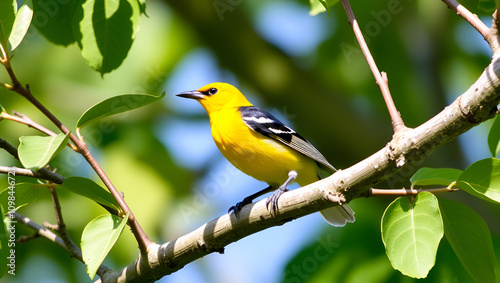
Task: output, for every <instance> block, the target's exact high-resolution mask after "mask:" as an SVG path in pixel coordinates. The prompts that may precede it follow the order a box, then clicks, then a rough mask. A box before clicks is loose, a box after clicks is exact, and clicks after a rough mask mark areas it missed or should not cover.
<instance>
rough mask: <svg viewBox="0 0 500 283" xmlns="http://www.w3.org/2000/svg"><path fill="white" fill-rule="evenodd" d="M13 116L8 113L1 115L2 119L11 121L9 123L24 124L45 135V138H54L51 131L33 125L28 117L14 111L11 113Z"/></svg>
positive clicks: (36, 124)
mask: <svg viewBox="0 0 500 283" xmlns="http://www.w3.org/2000/svg"><path fill="white" fill-rule="evenodd" d="M13 113H14V115H15V116H14V115H10V114H8V113H5V112H4V113H2V115H1V116H2V118H4V119H6V120H11V121H14V122H17V123H20V124H24V125H26V126H28V127H30V128H33V129H35V130H37V131H40V132H42V133H44V134H46V135H47V136H56V135H57V134H56V133H54V132H52V131H51V130H49V129H47V128H45V127H44V126H42V125H40V124H38V123H35V122H34V121H33V120H31V119H30V118H29V117H28V116H26V115H24V114H22V113H19V112H16V111H14V112H13Z"/></svg>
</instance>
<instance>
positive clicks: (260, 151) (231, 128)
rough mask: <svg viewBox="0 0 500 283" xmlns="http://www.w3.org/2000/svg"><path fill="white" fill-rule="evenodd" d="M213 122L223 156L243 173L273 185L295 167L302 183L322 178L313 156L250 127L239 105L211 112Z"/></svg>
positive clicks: (278, 183) (281, 181)
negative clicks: (310, 156) (242, 116)
mask: <svg viewBox="0 0 500 283" xmlns="http://www.w3.org/2000/svg"><path fill="white" fill-rule="evenodd" d="M210 124H211V127H212V136H213V139H214V141H215V143H216V145H217V147H218V148H219V150H220V151H221V153H222V155H224V157H225V158H226V159H227V160H229V162H231V163H232V164H233V165H234V166H235V167H236V168H238V169H239V170H241V171H242V172H243V173H245V174H247V175H250V176H252V177H254V178H255V179H257V180H260V181H264V182H266V183H268V184H270V185H273V186H279V185H281V184H282V183H283V182H284V181H285V180H286V179H287V177H288V172H290V171H291V170H295V171H296V172H297V173H298V176H297V179H296V182H297V183H299V184H300V185H301V186H303V185H306V184H309V183H312V182H314V181H316V180H318V177H317V172H318V167H317V165H316V163H315V162H314V161H313V160H312V159H310V158H308V157H306V156H305V155H303V154H301V153H299V152H297V151H296V150H294V149H292V148H290V147H288V146H286V145H285V144H283V143H281V142H279V141H276V140H273V139H271V138H268V137H266V136H264V135H262V134H259V133H257V132H256V131H254V130H252V129H250V128H249V127H248V126H247V125H245V123H244V122H243V121H242V119H241V114H240V112H239V111H238V108H229V109H225V110H221V111H217V112H213V113H210Z"/></svg>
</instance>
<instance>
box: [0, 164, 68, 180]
mask: <svg viewBox="0 0 500 283" xmlns="http://www.w3.org/2000/svg"><path fill="white" fill-rule="evenodd" d="M9 172H14V174H15V175H16V176H26V177H31V178H36V179H43V180H47V181H51V182H53V183H56V184H62V182H64V180H65V178H64V176H61V175H59V174H57V173H53V172H51V171H50V170H47V169H45V168H42V169H40V170H38V171H33V170H31V169H26V168H18V167H14V166H12V167H9V166H0V174H9Z"/></svg>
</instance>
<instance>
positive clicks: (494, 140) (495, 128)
mask: <svg viewBox="0 0 500 283" xmlns="http://www.w3.org/2000/svg"><path fill="white" fill-rule="evenodd" d="M488 147H489V149H490V152H491V156H492V157H497V155H498V153H500V115H497V116H496V117H495V121H493V125H491V129H490V132H489V134H488Z"/></svg>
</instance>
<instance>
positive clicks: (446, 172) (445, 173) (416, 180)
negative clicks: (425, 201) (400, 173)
mask: <svg viewBox="0 0 500 283" xmlns="http://www.w3.org/2000/svg"><path fill="white" fill-rule="evenodd" d="M460 174H462V170H458V169H453V168H437V169H435V168H420V169H419V170H418V171H417V172H415V174H413V176H412V177H411V178H410V181H411V183H412V186H428V185H440V186H446V187H447V186H449V185H450V184H451V183H452V182H455V181H456V180H457V179H458V177H459V176H460Z"/></svg>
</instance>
